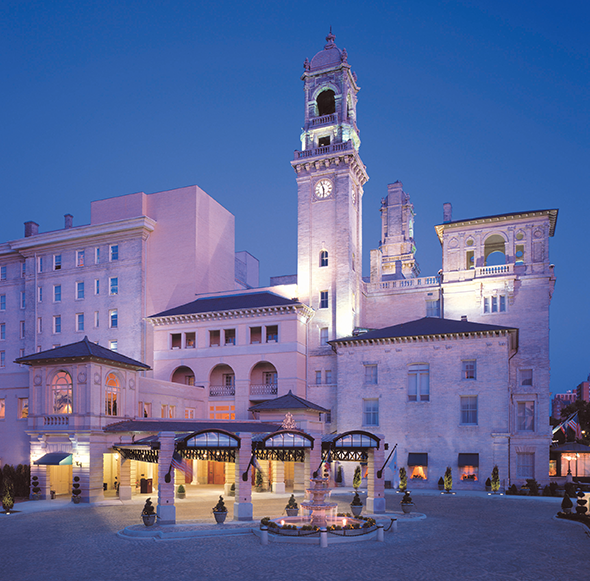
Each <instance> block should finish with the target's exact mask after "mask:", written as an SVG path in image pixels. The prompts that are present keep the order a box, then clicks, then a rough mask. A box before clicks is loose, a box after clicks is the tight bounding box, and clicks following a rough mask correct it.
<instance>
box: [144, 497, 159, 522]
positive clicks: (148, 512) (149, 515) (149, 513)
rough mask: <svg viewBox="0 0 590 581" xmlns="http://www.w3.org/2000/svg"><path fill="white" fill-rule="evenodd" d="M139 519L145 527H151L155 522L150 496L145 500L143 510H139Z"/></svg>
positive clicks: (154, 512)
mask: <svg viewBox="0 0 590 581" xmlns="http://www.w3.org/2000/svg"><path fill="white" fill-rule="evenodd" d="M141 519H142V520H143V524H144V525H145V526H146V527H151V526H152V525H153V524H154V523H155V522H156V511H155V510H154V505H153V504H152V500H151V498H148V499H147V500H146V501H145V504H144V506H143V510H142V511H141Z"/></svg>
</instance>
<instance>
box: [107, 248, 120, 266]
mask: <svg viewBox="0 0 590 581" xmlns="http://www.w3.org/2000/svg"><path fill="white" fill-rule="evenodd" d="M109 260H110V261H111V262H113V260H119V245H118V244H111V246H110V253H109Z"/></svg>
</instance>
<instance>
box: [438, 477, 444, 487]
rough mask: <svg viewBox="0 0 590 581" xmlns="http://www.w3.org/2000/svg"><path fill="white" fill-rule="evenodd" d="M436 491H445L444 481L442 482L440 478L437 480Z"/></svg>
mask: <svg viewBox="0 0 590 581" xmlns="http://www.w3.org/2000/svg"><path fill="white" fill-rule="evenodd" d="M438 489H439V490H444V489H445V481H444V480H443V477H442V476H441V477H440V478H439V479H438Z"/></svg>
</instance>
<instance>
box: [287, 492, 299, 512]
mask: <svg viewBox="0 0 590 581" xmlns="http://www.w3.org/2000/svg"><path fill="white" fill-rule="evenodd" d="M285 510H286V511H287V516H297V515H298V514H299V505H298V504H297V501H296V500H295V495H294V494H292V495H291V498H289V502H288V503H287V506H286V507H285Z"/></svg>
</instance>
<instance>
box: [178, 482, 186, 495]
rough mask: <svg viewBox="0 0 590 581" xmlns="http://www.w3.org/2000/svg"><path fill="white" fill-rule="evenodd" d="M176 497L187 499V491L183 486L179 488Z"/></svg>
mask: <svg viewBox="0 0 590 581" xmlns="http://www.w3.org/2000/svg"><path fill="white" fill-rule="evenodd" d="M176 497H177V498H186V490H185V488H184V486H183V485H182V484H181V485H180V486H179V487H178V491H177V493H176Z"/></svg>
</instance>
